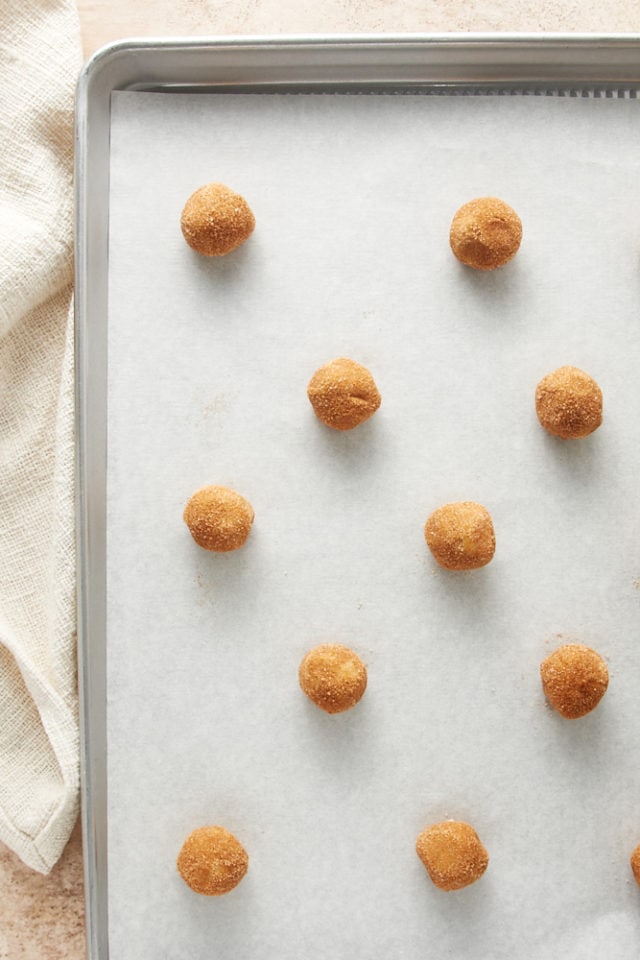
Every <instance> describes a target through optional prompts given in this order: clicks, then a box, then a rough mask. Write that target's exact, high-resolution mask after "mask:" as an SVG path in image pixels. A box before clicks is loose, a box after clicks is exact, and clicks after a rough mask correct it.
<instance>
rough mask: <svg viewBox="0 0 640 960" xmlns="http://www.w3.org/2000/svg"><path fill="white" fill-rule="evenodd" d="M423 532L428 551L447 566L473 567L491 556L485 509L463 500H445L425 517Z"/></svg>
mask: <svg viewBox="0 0 640 960" xmlns="http://www.w3.org/2000/svg"><path fill="white" fill-rule="evenodd" d="M424 535H425V539H426V541H427V545H428V547H429V549H430V550H431V553H432V554H433V556H434V557H435V559H436V560H437V562H438V563H439V564H440V566H441V567H445V568H446V569H447V570H475V569H477V568H478V567H484V566H485V564H487V563H489V562H490V561H491V560H492V559H493V555H494V553H495V549H496V538H495V534H494V532H493V523H492V521H491V515H490V514H489V511H488V510H487V509H486V508H485V507H483V506H481V504H479V503H474V502H473V501H472V500H465V501H462V502H461V503H446V504H445V505H444V506H442V507H439V508H438V509H437V510H434V512H433V513H432V514H431V516H430V517H429V518H428V520H427V522H426V524H425V528H424Z"/></svg>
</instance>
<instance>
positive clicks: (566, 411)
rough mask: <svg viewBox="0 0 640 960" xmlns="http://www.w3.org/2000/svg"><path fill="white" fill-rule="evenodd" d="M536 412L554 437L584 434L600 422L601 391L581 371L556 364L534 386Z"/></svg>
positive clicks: (573, 437) (590, 378)
mask: <svg viewBox="0 0 640 960" xmlns="http://www.w3.org/2000/svg"><path fill="white" fill-rule="evenodd" d="M536 413H537V414H538V420H539V421H540V423H541V424H542V426H543V427H544V428H545V430H548V431H549V433H552V434H554V436H556V437H562V439H563V440H570V439H577V438H578V437H587V436H588V435H589V434H590V433H593V431H594V430H597V428H598V427H599V426H600V424H601V423H602V391H601V390H600V387H599V386H598V384H597V383H596V381H595V380H594V379H593V378H592V377H590V376H589V374H588V373H585V372H584V370H579V369H578V367H559V368H558V369H557V370H554V371H553V373H549V374H547V376H546V377H543V378H542V380H541V381H540V383H539V384H538V386H537V387H536Z"/></svg>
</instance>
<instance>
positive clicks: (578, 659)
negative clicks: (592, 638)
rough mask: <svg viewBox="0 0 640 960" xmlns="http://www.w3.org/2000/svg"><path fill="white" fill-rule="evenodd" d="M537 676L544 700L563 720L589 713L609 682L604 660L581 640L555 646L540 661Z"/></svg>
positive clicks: (601, 696) (596, 704)
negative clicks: (544, 658) (540, 681)
mask: <svg viewBox="0 0 640 960" xmlns="http://www.w3.org/2000/svg"><path fill="white" fill-rule="evenodd" d="M540 676H541V678H542V689H543V690H544V694H545V696H546V698H547V700H548V701H549V703H550V704H551V706H552V707H554V709H556V710H557V711H558V713H559V714H561V715H562V716H563V717H566V719H567V720H575V719H577V718H578V717H584V716H585V714H587V713H590V712H591V710H593V709H594V708H595V707H597V706H598V704H599V703H600V701H601V700H602V698H603V696H604V694H605V692H606V689H607V686H608V685H609V671H608V670H607V665H606V663H605V662H604V660H603V659H602V657H601V656H600V654H599V653H596V651H595V650H592V649H591V648H590V647H585V646H584V645H583V644H581V643H568V644H565V645H564V646H562V647H558V649H557V650H555V651H554V652H553V653H552V654H550V656H548V657H547V658H546V660H544V661H543V662H542V664H541V666H540Z"/></svg>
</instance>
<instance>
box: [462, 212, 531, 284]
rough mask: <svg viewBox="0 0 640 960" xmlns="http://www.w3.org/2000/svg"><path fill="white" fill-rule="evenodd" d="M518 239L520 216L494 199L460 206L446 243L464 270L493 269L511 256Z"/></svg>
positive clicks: (518, 244)
mask: <svg viewBox="0 0 640 960" xmlns="http://www.w3.org/2000/svg"><path fill="white" fill-rule="evenodd" d="M521 240H522V223H521V222H520V217H519V216H518V214H517V213H516V212H515V210H512V209H511V207H510V206H509V205H508V204H506V203H505V202H504V201H503V200H498V199H497V197H479V198H478V199H477V200H470V201H469V203H465V205H464V206H463V207H460V209H459V210H458V212H457V213H456V215H455V217H454V218H453V221H452V223H451V230H450V232H449V243H450V244H451V249H452V250H453V252H454V254H455V255H456V257H457V258H458V260H460V262H461V263H464V264H465V266H467V267H473V268H474V269H475V270H495V269H496V267H502V266H503V265H504V264H505V263H508V262H509V260H511V259H512V258H513V257H515V255H516V253H517V252H518V248H519V247H520V241H521Z"/></svg>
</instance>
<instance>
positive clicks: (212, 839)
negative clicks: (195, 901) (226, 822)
mask: <svg viewBox="0 0 640 960" xmlns="http://www.w3.org/2000/svg"><path fill="white" fill-rule="evenodd" d="M177 867H178V873H179V874H180V876H181V877H182V879H183V880H184V882H185V883H186V884H187V886H189V887H191V889H192V890H193V891H194V892H195V893H203V894H205V895H206V896H207V897H219V896H221V895H222V894H223V893H229V891H230V890H233V888H234V887H237V886H238V884H239V883H240V881H241V880H242V878H243V877H244V875H245V874H246V872H247V870H248V869H249V857H248V854H247V851H246V850H245V849H244V847H243V846H242V844H241V843H240V841H239V840H236V838H235V837H234V835H233V834H232V833H229V831H228V830H225V828H224V827H198V829H197V830H194V831H193V833H190V834H189V836H188V837H187V839H186V840H185V842H184V843H183V844H182V849H181V850H180V853H179V854H178V861H177Z"/></svg>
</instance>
